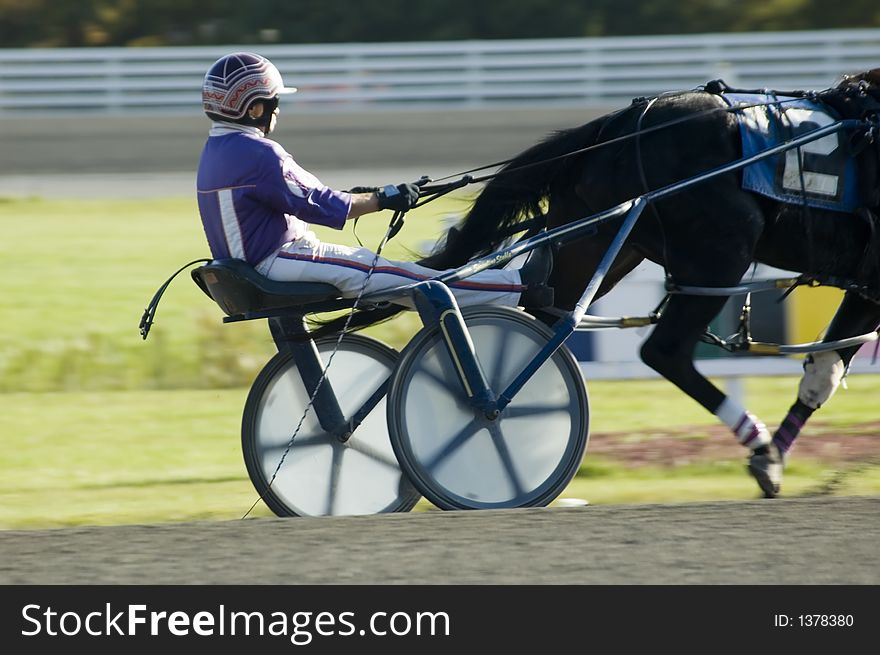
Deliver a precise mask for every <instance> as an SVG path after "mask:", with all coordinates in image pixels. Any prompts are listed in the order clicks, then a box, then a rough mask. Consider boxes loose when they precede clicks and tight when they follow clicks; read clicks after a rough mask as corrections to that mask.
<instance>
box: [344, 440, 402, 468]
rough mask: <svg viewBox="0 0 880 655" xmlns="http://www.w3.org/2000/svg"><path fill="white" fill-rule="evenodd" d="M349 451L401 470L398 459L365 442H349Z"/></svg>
mask: <svg viewBox="0 0 880 655" xmlns="http://www.w3.org/2000/svg"><path fill="white" fill-rule="evenodd" d="M346 445H347V446H348V448H349V449H351V450H353V451H355V452H356V453H360V454H361V455H366V456H367V457H369V458H370V459H372V460H375V461H377V462H379V463H380V464H385V465H387V466H390V467H392V468H395V469H399V468H400V464H398V462H397V459H395V458H394V457H393V456H389V455H388V453H385V452H383V451H381V450H379V449H378V448H374V447H373V446H371V445H370V444H368V443H365V442H363V441H354V440H351V441H348V442H347V444H346Z"/></svg>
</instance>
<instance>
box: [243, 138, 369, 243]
mask: <svg viewBox="0 0 880 655" xmlns="http://www.w3.org/2000/svg"><path fill="white" fill-rule="evenodd" d="M279 150H280V148H279ZM266 154H267V155H268V154H269V153H268V152H267V153H266ZM260 169H261V175H260V182H259V183H258V184H257V188H256V193H257V195H258V196H259V197H260V199H261V200H262V201H263V202H266V203H268V204H269V205H271V206H272V207H273V208H274V209H276V210H278V211H280V212H283V213H285V214H292V215H293V216H296V217H297V218H299V219H300V220H303V221H305V222H306V223H316V224H318V225H326V226H328V227H332V228H335V229H337V230H340V229H342V227H343V226H344V225H345V220H346V218H348V212H349V210H350V209H351V194H349V193H346V192H345V191H335V190H333V189H331V188H330V187H328V186H326V185H325V184H323V183H321V181H320V180H319V179H318V178H317V177H315V176H314V175H312V174H311V173H310V172H308V171H307V170H306V169H304V168H303V167H302V166H300V165H299V164H297V163H296V162H295V161H294V159H293V157H291V156H290V155H289V154H287V153H286V152H284V151H283V150H281V151H280V152H278V151H275V152H274V153H273V156H266V157H264V161H263V162H262V165H261V166H260Z"/></svg>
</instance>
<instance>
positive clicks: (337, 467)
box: [326, 448, 345, 516]
mask: <svg viewBox="0 0 880 655" xmlns="http://www.w3.org/2000/svg"><path fill="white" fill-rule="evenodd" d="M344 456H345V448H333V458H332V459H331V460H330V484H328V485H327V510H326V513H327V514H329V515H331V516H332V515H333V514H335V511H334V510H335V508H334V507H333V504H334V501H335V500H336V497H337V495H338V494H337V492H338V491H339V478H340V473H341V471H342V458H343V457H344Z"/></svg>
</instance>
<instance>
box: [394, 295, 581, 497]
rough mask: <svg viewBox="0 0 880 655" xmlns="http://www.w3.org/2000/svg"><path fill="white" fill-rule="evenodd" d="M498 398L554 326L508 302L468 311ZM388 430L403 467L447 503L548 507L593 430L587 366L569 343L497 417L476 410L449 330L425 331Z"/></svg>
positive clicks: (407, 355) (401, 375)
mask: <svg viewBox="0 0 880 655" xmlns="http://www.w3.org/2000/svg"><path fill="white" fill-rule="evenodd" d="M462 316H463V317H464V320H465V324H466V325H467V328H468V331H469V333H470V337H471V340H472V341H473V345H474V350H475V352H476V354H477V359H478V360H479V362H480V365H481V367H482V370H483V373H484V375H485V377H486V379H487V381H488V382H489V386H490V387H491V389H492V391H493V392H494V393H495V394H496V395H497V394H499V393H500V392H501V391H503V390H504V389H505V388H506V387H507V385H508V384H509V383H510V382H511V381H513V380H514V379H515V378H516V377H517V375H518V374H519V373H520V372H521V371H522V370H523V368H524V367H525V366H526V365H527V364H528V363H529V362H530V361H531V360H532V359H533V358H534V356H535V355H536V354H537V353H538V351H539V350H540V349H541V348H542V347H543V346H544V345H545V344H546V343H547V341H548V340H549V339H550V337H551V336H552V332H551V331H550V329H549V328H547V327H546V326H545V325H544V324H542V323H540V322H538V321H536V320H535V319H534V318H532V317H531V316H529V315H528V314H526V313H524V312H521V311H519V310H515V309H509V308H502V307H474V308H467V309H465V310H464V311H463V312H462ZM388 429H389V433H390V437H391V443H392V447H393V448H394V452H395V453H396V455H397V459H398V461H399V462H400V465H401V468H402V469H403V470H404V472H405V473H406V474H407V476H408V477H409V478H410V479H411V480H412V482H413V484H414V485H415V486H416V488H418V490H419V491H420V492H421V493H422V494H423V495H424V496H425V498H427V499H428V500H430V501H431V502H432V503H434V504H435V505H436V506H437V507H439V508H441V509H492V508H512V507H536V506H544V505H547V504H548V503H549V502H550V501H552V500H553V499H554V498H556V496H557V495H559V493H560V492H562V490H563V489H564V488H565V487H566V486H567V485H568V483H569V482H570V481H571V478H572V477H573V476H574V475H575V473H576V472H577V470H578V468H579V466H580V463H581V459H582V458H583V455H584V450H585V448H586V445H587V438H588V432H589V405H588V401H587V392H586V388H585V386H584V381H583V376H582V374H581V370H580V367H579V366H578V364H577V362H576V360H575V359H574V357H573V356H572V354H571V352H570V351H569V350H568V349H567V348H565V347H564V346H563V347H561V348H559V349H558V350H557V351H556V352H555V353H554V354H553V356H552V357H551V358H550V359H549V360H548V361H547V362H545V363H544V364H543V365H542V366H541V368H539V369H538V371H537V372H536V373H535V374H534V375H533V376H532V378H531V379H530V380H529V381H528V382H527V383H526V385H525V386H524V387H523V388H522V389H521V390H520V391H519V393H518V394H516V395H515V396H514V398H513V401H512V402H511V403H510V404H509V405H508V406H507V407H506V408H505V409H504V411H503V412H502V413H501V415H500V416H499V417H498V418H496V419H494V420H492V419H489V418H487V417H486V416H484V413H483V412H482V411H480V410H477V409H475V408H473V407H472V406H470V405H469V404H468V402H467V399H466V396H465V394H464V392H463V390H462V387H461V384H460V383H459V380H458V375H457V374H456V369H455V367H454V365H453V362H452V360H451V358H450V356H449V354H448V352H447V350H446V346H445V344H444V342H443V339H442V336H441V332H440V329H439V328H438V327H427V328H424V329H422V330H421V331H420V332H419V333H418V334H416V336H415V337H414V338H413V340H412V341H411V342H410V344H409V345H408V346H407V347H406V348H405V349H404V351H403V353H402V354H401V357H400V361H399V363H398V366H397V369H396V371H395V373H394V376H393V378H392V382H391V390H390V391H389V395H388Z"/></svg>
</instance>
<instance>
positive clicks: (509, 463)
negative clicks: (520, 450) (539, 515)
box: [489, 421, 526, 497]
mask: <svg viewBox="0 0 880 655" xmlns="http://www.w3.org/2000/svg"><path fill="white" fill-rule="evenodd" d="M489 434H490V435H491V436H492V443H493V444H495V449H496V450H497V451H498V456H499V457H500V458H501V463H502V464H503V465H504V470H505V471H506V472H507V475H508V477H509V478H510V482H511V484H513V487H514V489H516V495H517V497H521V496H523V495H525V492H526V490H525V487H524V485H523V482H522V480H520V479H519V476H518V475H517V473H516V467H515V466H514V464H513V458H512V457H511V456H510V449H509V448H508V447H507V442H506V441H505V439H504V433H502V432H501V423H500V422H499V421H493V422H492V424H491V425H490V426H489Z"/></svg>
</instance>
